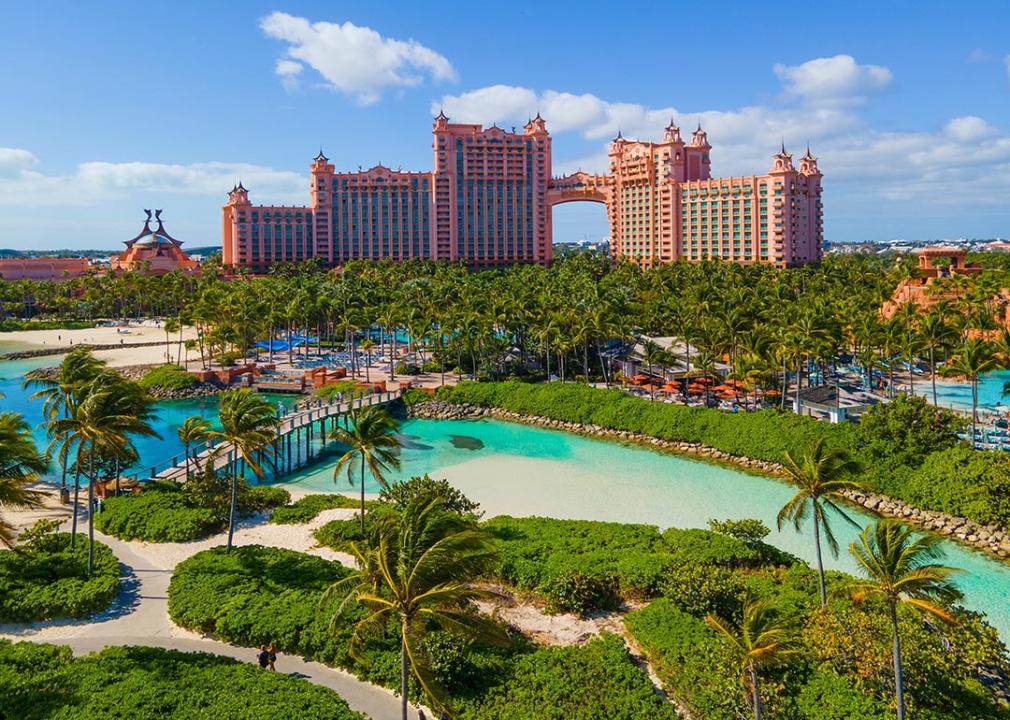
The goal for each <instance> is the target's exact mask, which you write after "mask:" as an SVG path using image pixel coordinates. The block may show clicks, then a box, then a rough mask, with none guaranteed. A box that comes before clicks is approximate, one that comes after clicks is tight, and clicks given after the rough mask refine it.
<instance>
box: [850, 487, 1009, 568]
mask: <svg viewBox="0 0 1010 720" xmlns="http://www.w3.org/2000/svg"><path fill="white" fill-rule="evenodd" d="M845 496H846V497H847V498H848V499H849V500H851V501H852V502H853V503H855V504H856V505H860V506H862V507H864V508H866V509H867V510H873V511H874V512H877V513H879V514H880V515H884V516H886V517H893V518H899V519H902V520H905V521H907V522H909V523H910V524H913V525H917V526H919V527H921V528H924V529H926V530H930V531H932V532H935V533H939V534H940V535H945V536H947V537H949V538H951V539H953V540H959V541H960V542H962V543H963V544H965V545H969V546H971V547H974V548H976V549H978V550H982V551H983V552H987V553H989V554H990V555H995V556H996V557H999V558H1008V557H1010V531H1008V530H1007V529H1006V528H1001V527H997V526H995V525H980V524H979V523H976V522H975V521H974V520H969V519H968V518H963V517H956V516H951V515H945V514H944V513H941V512H937V511H934V510H920V509H919V508H916V507H913V506H911V505H909V504H908V503H905V502H902V501H901V500H896V499H895V498H892V497H888V496H886V495H878V494H875V493H859V492H847V493H845Z"/></svg>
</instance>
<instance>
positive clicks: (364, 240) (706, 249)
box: [222, 113, 823, 272]
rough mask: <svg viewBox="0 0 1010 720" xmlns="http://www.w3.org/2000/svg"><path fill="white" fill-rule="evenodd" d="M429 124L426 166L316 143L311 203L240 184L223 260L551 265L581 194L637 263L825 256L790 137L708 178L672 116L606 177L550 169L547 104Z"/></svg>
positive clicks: (699, 137) (704, 149)
mask: <svg viewBox="0 0 1010 720" xmlns="http://www.w3.org/2000/svg"><path fill="white" fill-rule="evenodd" d="M432 132H433V136H434V138H433V149H434V169H433V170H432V171H430V172H404V171H400V170H391V169H390V168H387V167H384V166H382V165H377V166H375V167H373V168H372V169H370V170H366V171H361V172H354V173H345V172H336V170H335V168H334V166H333V165H331V164H330V162H329V158H327V157H326V156H325V155H323V153H322V152H321V151H320V153H319V155H317V156H316V158H315V159H314V160H313V163H312V165H311V166H310V172H311V175H312V180H311V187H310V195H311V205H309V206H307V207H306V206H297V207H291V206H276V205H253V204H252V203H251V202H250V201H249V192H248V190H246V188H245V187H244V186H243V185H242V183H241V182H240V183H239V184H238V185H236V186H235V187H233V188H232V190H231V192H230V193H229V194H228V203H227V205H225V206H224V208H223V209H222V216H223V260H224V263H225V264H228V265H240V266H245V267H249V268H250V269H252V270H253V271H255V272H264V271H266V270H268V269H269V268H270V266H271V265H273V264H275V263H278V262H290V261H294V262H297V261H301V260H307V259H310V258H317V259H319V260H320V261H322V263H323V264H324V265H326V266H328V267H336V266H339V265H342V264H343V263H345V262H347V261H349V260H356V259H373V260H379V259H386V260H406V259H411V258H423V259H430V260H447V261H451V262H464V263H466V264H467V265H469V266H471V267H474V268H494V267H503V266H507V265H512V264H516V263H538V264H541V265H548V264H550V262H551V241H552V233H551V208H552V207H553V206H554V205H558V204H561V203H565V202H581V201H588V202H597V203H603V204H604V205H606V208H607V215H608V218H609V221H610V233H611V236H610V249H611V252H612V254H613V255H614V256H615V257H617V256H621V257H625V258H628V259H631V260H633V261H635V262H638V263H640V264H642V265H654V264H658V263H664V262H672V261H675V260H686V261H700V260H706V259H722V260H726V261H731V262H741V263H752V262H760V263H770V264H774V265H777V266H780V267H784V266H792V265H800V264H804V263H811V262H817V261H818V260H820V256H821V245H822V238H823V231H822V212H821V174H820V172H819V170H818V169H817V159H816V158H815V157H813V155H811V154H810V151H809V149H808V150H807V153H806V155H804V156H803V157H802V158H801V159H800V165H799V168H798V169H797V168H795V167H794V166H793V163H792V156H791V155H790V154H789V153H787V152H786V150H785V148H784V147H783V148H782V151H781V152H780V153H778V154H777V155H775V156H774V157H773V159H772V168H771V170H769V172H768V173H767V174H765V175H754V176H746V177H733V178H712V177H710V164H711V163H710V159H709V151H710V150H711V146H710V145H709V143H708V138H707V136H706V134H705V132H704V131H703V130H702V129H701V127H700V126H699V127H698V129H697V130H696V131H695V132H694V133H693V135H692V137H691V141H690V143H685V142H684V141H683V140H682V139H681V137H680V130H679V129H678V128H677V127H676V126H675V125H673V123H671V124H670V125H669V126H668V127H667V128H666V131H665V134H664V136H663V139H662V141H660V142H657V143H647V142H632V141H629V140H626V139H625V138H623V137H621V135H620V134H618V137H617V138H616V139H615V140H614V141H613V142H612V143H611V145H610V173H609V174H607V175H590V174H588V173H583V172H578V173H574V174H572V175H568V176H565V177H557V178H555V177H552V175H551V136H550V134H549V133H548V132H547V124H546V123H545V122H544V120H543V118H541V117H540V115H539V114H538V115H537V116H536V117H535V118H533V119H531V120H530V121H529V122H527V123H526V125H525V126H523V128H522V131H521V132H516V131H515V129H514V128H513V130H512V131H511V132H509V131H506V130H503V129H502V128H499V127H497V126H492V127H490V128H483V127H481V126H480V125H471V124H459V123H450V122H449V119H448V118H447V117H446V116H445V115H444V114H442V113H439V115H438V117H437V118H435V122H434V125H433V127H432Z"/></svg>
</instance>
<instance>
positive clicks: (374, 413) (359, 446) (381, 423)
mask: <svg viewBox="0 0 1010 720" xmlns="http://www.w3.org/2000/svg"><path fill="white" fill-rule="evenodd" d="M350 421H351V427H350V428H342V427H339V426H338V427H335V428H334V429H333V430H332V431H331V435H330V439H331V440H335V441H337V442H338V443H340V444H341V445H346V446H347V450H346V451H345V452H344V454H343V455H341V456H340V459H338V460H337V464H336V467H334V468H333V480H334V481H336V480H337V478H338V476H339V475H340V473H341V471H343V472H345V473H346V474H347V479H348V480H349V481H350V483H351V485H354V478H353V477H352V471H353V467H354V465H355V463H357V464H358V466H359V470H360V481H361V534H362V536H364V534H365V469H366V468H367V469H368V472H369V473H371V475H372V478H373V479H375V480H376V481H378V483H379V484H380V485H381V486H382V487H383V488H385V487H386V478H385V473H386V472H388V471H389V470H398V469H399V467H400V455H399V452H398V451H399V449H400V441H399V440H398V439H397V437H396V434H397V433H398V432H399V431H400V424H399V423H398V422H397V421H396V420H395V419H394V418H393V417H392V416H391V415H390V414H389V413H387V412H386V411H385V410H383V409H382V408H380V407H377V406H374V405H369V406H367V407H363V408H361V409H360V410H358V412H356V413H353V414H352V415H351V418H350Z"/></svg>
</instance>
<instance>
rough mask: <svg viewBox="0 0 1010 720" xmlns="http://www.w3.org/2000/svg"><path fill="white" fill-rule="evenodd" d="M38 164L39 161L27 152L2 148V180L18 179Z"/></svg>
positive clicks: (0, 177) (0, 155) (0, 166)
mask: <svg viewBox="0 0 1010 720" xmlns="http://www.w3.org/2000/svg"><path fill="white" fill-rule="evenodd" d="M37 162H38V159H37V158H36V157H35V156H34V155H32V154H31V153H30V152H28V151H27V150H22V149H20V148H0V180H2V179H3V178H9V177H18V176H19V175H21V173H23V172H24V171H26V170H27V169H28V168H30V167H31V166H32V165H34V164H35V163H37Z"/></svg>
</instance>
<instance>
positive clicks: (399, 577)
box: [323, 497, 506, 720]
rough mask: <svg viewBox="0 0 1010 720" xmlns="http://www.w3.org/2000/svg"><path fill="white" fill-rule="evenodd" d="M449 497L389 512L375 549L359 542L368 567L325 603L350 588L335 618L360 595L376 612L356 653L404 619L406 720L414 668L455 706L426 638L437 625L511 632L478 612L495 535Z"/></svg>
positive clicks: (356, 637)
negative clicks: (452, 505) (476, 582)
mask: <svg viewBox="0 0 1010 720" xmlns="http://www.w3.org/2000/svg"><path fill="white" fill-rule="evenodd" d="M444 502H445V501H444V499H442V498H438V497H435V498H432V497H428V498H425V497H421V498H419V499H418V500H416V501H415V502H412V503H410V504H408V505H407V507H405V508H403V509H402V510H401V511H400V512H399V513H398V515H397V516H396V517H390V518H387V520H386V521H385V522H384V523H383V525H382V527H381V528H380V530H379V537H378V543H377V546H376V547H375V548H367V549H366V548H363V546H361V545H360V544H358V543H355V544H353V545H352V551H353V552H354V554H355V556H356V557H357V559H358V567H359V568H360V569H359V570H358V572H356V573H354V574H353V575H350V576H348V577H346V578H344V579H343V580H340V581H338V582H337V583H335V584H334V585H332V586H331V587H330V588H329V589H328V590H327V592H326V593H325V594H324V595H323V602H325V601H326V600H328V599H329V598H331V597H333V596H335V595H339V594H342V593H343V592H345V591H346V590H347V589H348V588H349V589H350V593H349V594H348V595H347V596H346V598H345V599H344V601H343V602H342V603H341V604H340V606H339V608H338V609H337V612H336V614H335V616H334V618H333V619H334V621H337V620H339V618H340V616H341V615H342V614H343V612H344V610H345V609H346V608H347V607H348V606H350V604H351V603H353V602H356V603H358V604H360V605H362V606H364V607H365V609H366V610H367V611H368V614H367V615H366V616H365V617H364V618H363V619H362V620H361V621H359V622H358V624H357V625H356V626H355V628H354V633H353V635H352V636H351V651H352V653H354V654H355V655H359V656H360V650H361V649H362V648H363V646H364V644H365V641H366V635H367V634H368V633H370V632H383V631H385V628H386V626H387V624H388V623H389V621H390V620H396V621H397V622H398V624H399V626H400V703H401V716H402V718H403V720H407V705H408V697H407V693H408V683H409V679H410V673H411V671H413V674H414V677H415V678H417V680H418V682H419V683H420V685H421V688H422V690H423V691H424V693H425V695H427V696H428V698H429V699H430V700H431V701H432V704H433V705H435V706H437V707H438V708H439V709H440V710H446V711H447V710H448V708H447V705H446V697H445V692H444V690H443V689H442V688H441V687H440V686H439V685H438V683H437V681H436V679H435V677H434V674H433V673H432V671H431V667H430V661H429V658H428V656H427V653H426V652H425V650H424V648H423V644H422V642H421V641H422V639H423V637H424V635H425V633H427V632H428V630H429V629H430V628H433V627H441V628H444V629H446V630H450V631H452V632H454V633H456V634H460V635H463V636H465V637H469V638H475V639H476V638H479V639H484V640H487V641H492V642H504V641H505V637H506V636H505V634H504V633H503V632H502V631H501V629H500V628H499V627H498V626H497V625H495V624H494V623H492V622H491V621H490V620H488V619H486V618H483V617H481V616H480V615H478V614H477V613H476V612H475V610H474V608H473V604H472V603H473V601H474V600H476V599H479V598H483V597H486V596H487V594H488V593H487V591H485V590H481V589H479V588H476V587H473V586H472V585H471V584H470V581H471V580H473V579H475V578H477V577H480V576H481V575H484V574H486V573H488V572H490V570H491V568H492V567H493V566H494V564H495V561H496V559H497V553H496V546H495V543H494V540H493V539H492V538H491V537H490V536H488V535H487V534H485V533H484V532H482V531H481V530H478V529H476V528H474V527H473V525H471V524H470V523H468V522H467V521H466V520H464V519H463V518H462V517H460V516H458V515H455V514H453V513H449V512H447V511H446V510H445V508H444Z"/></svg>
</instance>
